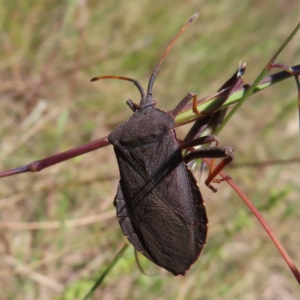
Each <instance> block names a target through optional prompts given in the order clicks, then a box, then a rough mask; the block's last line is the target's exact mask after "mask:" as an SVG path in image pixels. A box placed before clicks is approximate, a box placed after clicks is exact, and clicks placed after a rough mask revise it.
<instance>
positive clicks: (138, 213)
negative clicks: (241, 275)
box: [0, 14, 233, 275]
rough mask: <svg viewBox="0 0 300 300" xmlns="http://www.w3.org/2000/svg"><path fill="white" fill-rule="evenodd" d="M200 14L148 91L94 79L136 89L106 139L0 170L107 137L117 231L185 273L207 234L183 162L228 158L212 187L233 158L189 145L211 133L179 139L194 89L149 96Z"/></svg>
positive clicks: (221, 150) (51, 160)
mask: <svg viewBox="0 0 300 300" xmlns="http://www.w3.org/2000/svg"><path fill="white" fill-rule="evenodd" d="M197 16H198V14H195V15H193V16H192V17H191V18H190V19H189V21H188V22H187V23H186V25H185V26H184V27H183V28H182V29H181V30H180V32H179V33H178V34H177V35H176V37H175V38H174V39H173V40H172V42H171V43H170V45H169V46H168V48H167V49H166V50H165V52H164V54H163V56H162V57H161V59H160V61H159V63H158V64H157V66H156V68H155V71H154V72H153V74H152V76H151V77H150V80H149V84H148V89H147V93H145V92H144V90H143V88H142V86H141V85H140V83H139V82H138V81H136V80H134V79H131V78H127V77H121V76H101V77H96V78H93V79H92V81H95V80H99V79H110V78H116V79H121V80H127V81H131V82H133V83H134V84H135V85H136V87H137V88H138V89H139V91H140V93H141V101H140V103H139V104H135V103H133V102H132V101H131V100H128V101H127V104H128V105H129V107H130V108H131V109H132V110H133V112H134V114H133V115H132V116H131V117H130V118H129V119H128V120H127V121H125V122H124V123H122V124H121V125H119V126H118V127H117V128H116V129H115V130H114V131H113V132H112V133H111V134H110V135H109V136H108V138H103V139H101V140H98V141H94V142H91V143H89V144H87V145H84V146H81V147H78V148H75V149H71V150H69V151H66V152H64V153H60V154H57V155H54V156H52V157H48V158H45V159H43V160H40V161H37V162H33V163H31V164H29V165H27V166H24V167H20V168H16V169H13V170H9V171H5V172H2V173H0V177H5V176H10V175H14V174H17V173H23V172H28V171H40V170H41V169H43V168H46V167H48V166H50V165H53V164H56V163H58V162H61V161H64V160H66V159H70V158H72V157H75V156H77V155H80V154H83V153H86V152H90V151H93V150H95V149H98V148H101V147H103V146H105V145H107V144H109V143H110V144H112V145H113V147H114V151H115V154H116V158H117V161H118V165H119V170H120V177H121V179H120V183H119V186H118V191H117V195H116V197H115V201H114V204H115V206H116V210H117V217H118V219H119V223H120V226H121V228H122V231H123V233H124V235H125V236H126V237H127V238H128V240H129V241H130V242H131V243H132V245H133V246H134V247H135V249H136V250H138V251H140V252H141V253H142V254H143V255H145V256H146V257H147V258H148V259H149V260H151V261H152V262H154V263H155V264H157V265H159V266H161V267H163V268H165V269H166V270H168V271H169V272H171V273H173V274H174V275H179V274H181V275H184V274H185V273H186V271H187V270H188V269H189V268H190V266H191V265H192V264H193V263H194V262H195V261H196V259H197V258H198V256H199V254H200V252H201V250H202V248H203V245H204V244H205V242H206V236H207V223H208V219H207V215H206V210H205V206H204V203H203V199H202V196H201V193H200V190H199V188H198V186H197V183H196V180H195V178H194V176H193V174H192V173H191V171H190V170H189V169H188V167H187V165H186V163H188V162H190V161H191V160H194V159H196V158H203V157H211V158H220V157H225V158H224V159H223V160H222V161H221V162H220V163H219V165H218V166H217V167H216V168H215V169H214V170H212V172H211V174H210V175H209V177H208V179H207V180H206V184H207V185H208V186H209V187H210V188H211V189H212V190H213V191H216V190H215V189H214V187H212V186H211V184H210V183H211V182H212V181H213V180H214V178H215V176H216V175H217V174H218V173H219V171H220V170H221V169H222V168H223V167H224V166H225V165H227V164H228V163H229V162H230V161H231V160H232V158H233V149H232V148H229V147H207V148H202V149H198V150H195V149H194V148H193V147H196V146H199V145H202V144H206V143H211V142H216V143H217V145H218V144H219V142H218V139H217V138H216V137H214V136H205V137H201V138H194V137H193V138H192V139H191V140H189V141H184V142H181V141H179V140H178V139H177V137H176V133H175V130H174V125H175V121H174V119H175V117H176V116H177V115H178V114H179V113H180V111H181V110H182V109H183V108H184V106H185V105H186V104H187V103H188V102H189V101H190V100H193V104H194V108H195V107H196V104H197V98H196V94H195V93H189V94H188V95H187V96H186V97H185V98H184V99H183V100H182V101H180V103H179V104H178V105H177V106H176V107H175V109H174V110H173V111H172V112H170V113H168V112H164V111H162V110H160V109H158V108H156V107H155V105H156V102H155V100H154V99H153V97H152V87H153V83H154V80H155V77H156V74H157V71H158V69H159V67H160V65H161V63H162V61H163V59H164V57H165V56H166V54H167V53H168V52H169V50H170V49H171V47H172V45H173V44H174V42H175V41H176V40H177V38H178V37H179V36H180V35H181V33H182V32H183V31H184V30H185V29H186V28H187V27H188V26H189V24H190V23H192V22H193V21H194V20H195V19H196V17H197ZM185 149H188V150H189V151H190V152H189V153H188V154H187V155H186V156H185V157H183V156H182V150H185Z"/></svg>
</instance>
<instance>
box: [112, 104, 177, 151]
mask: <svg viewBox="0 0 300 300" xmlns="http://www.w3.org/2000/svg"><path fill="white" fill-rule="evenodd" d="M172 128H174V118H173V116H171V115H170V114H169V113H167V112H165V111H162V110H160V109H158V108H156V107H155V106H154V105H150V106H146V107H143V108H142V109H138V110H137V111H136V112H135V113H134V114H133V115H132V116H131V117H130V118H129V119H128V120H126V121H125V122H123V123H122V124H120V125H119V126H118V127H117V128H116V129H115V130H114V131H113V132H111V134H110V135H109V136H108V140H109V142H110V143H111V144H112V145H114V146H116V147H136V146H141V145H145V144H149V143H153V142H155V141H157V140H159V139H162V138H163V136H165V135H166V134H167V133H168V132H169V131H170V130H171V129H172Z"/></svg>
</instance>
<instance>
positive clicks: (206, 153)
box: [180, 135, 234, 192]
mask: <svg viewBox="0 0 300 300" xmlns="http://www.w3.org/2000/svg"><path fill="white" fill-rule="evenodd" d="M212 142H215V143H216V146H215V147H213V146H210V147H207V148H201V149H197V150H193V149H192V148H193V147H195V146H199V145H203V144H208V143H212ZM219 145H220V140H219V139H218V138H217V137H216V136H214V135H208V136H203V137H200V138H197V139H194V140H191V141H189V142H183V143H182V144H181V145H180V148H181V149H182V150H184V149H188V150H190V151H191V152H189V153H188V154H187V155H185V157H184V162H185V163H188V162H190V161H192V160H194V159H198V158H213V161H212V164H211V166H210V170H209V176H208V177H207V179H206V180H205V184H206V185H207V186H208V187H209V188H210V189H211V190H212V191H213V192H216V191H217V189H216V188H214V187H213V186H212V185H211V182H216V183H220V182H221V181H224V180H226V179H230V178H231V177H230V176H228V177H226V178H222V179H217V178H216V176H217V175H218V174H219V172H220V171H221V170H222V169H223V168H224V167H225V166H226V165H228V164H229V163H230V162H231V161H232V160H233V157H234V150H233V148H232V147H225V146H219ZM215 158H223V159H222V160H221V162H219V164H217V165H216V166H214V165H215V163H214V159H215Z"/></svg>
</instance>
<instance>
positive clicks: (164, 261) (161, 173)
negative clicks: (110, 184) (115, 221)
mask: <svg viewBox="0 0 300 300" xmlns="http://www.w3.org/2000/svg"><path fill="white" fill-rule="evenodd" d="M115 151H116V155H117V158H118V163H119V168H120V174H121V180H120V188H119V190H118V194H117V196H116V206H117V211H118V215H121V214H122V213H124V214H126V216H124V217H125V218H123V219H122V221H121V222H120V225H121V227H122V230H123V232H124V231H125V232H126V231H127V229H128V228H130V230H133V232H134V234H132V235H131V237H130V239H129V240H130V241H131V243H132V244H133V245H134V246H135V247H136V248H137V250H139V248H141V247H140V245H142V248H143V249H144V251H145V252H146V254H145V256H146V257H148V258H149V257H150V259H151V260H152V261H153V262H155V263H156V264H158V265H160V266H162V267H164V268H165V269H167V270H169V271H170V272H172V273H173V274H174V275H178V274H184V273H185V272H186V270H188V269H189V267H190V265H191V264H192V263H193V262H194V261H195V260H196V259H197V257H198V255H199V254H200V251H201V249H202V247H203V244H204V243H205V239H206V231H207V229H206V223H207V217H206V212H205V207H204V204H203V200H202V197H201V194H200V191H199V188H198V187H197V184H196V181H195V179H194V177H193V175H192V174H191V173H190V171H189V170H188V169H187V167H186V165H185V164H184V163H183V160H182V155H181V152H180V149H179V147H178V142H177V140H176V136H175V133H173V132H171V133H170V134H169V135H168V136H167V137H165V139H164V143H160V142H157V143H152V144H150V145H149V144H148V145H145V147H143V146H140V147H136V148H130V149H124V148H123V149H116V148H115ZM125 210H126V212H125ZM129 221H130V225H128V224H129ZM199 230H200V231H201V232H199ZM135 235H136V237H137V238H138V241H135V240H134V239H135ZM142 252H143V251H142Z"/></svg>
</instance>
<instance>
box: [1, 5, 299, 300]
mask: <svg viewBox="0 0 300 300" xmlns="http://www.w3.org/2000/svg"><path fill="white" fill-rule="evenodd" d="M0 4H1V5H0V18H1V30H0V34H1V40H0V43H1V52H0V77H1V85H0V105H1V110H0V119H1V127H0V134H1V151H0V155H1V165H0V166H1V170H5V169H9V168H14V167H16V166H20V165H24V164H27V163H29V162H31V161H34V160H38V159H42V158H44V157H47V156H49V155H52V154H54V153H58V152H61V151H64V150H67V149H70V148H73V147H76V146H79V145H82V144H84V143H87V142H89V141H92V140H95V139H97V138H101V137H104V136H106V135H108V134H109V133H110V132H111V131H112V130H113V129H114V128H115V127H116V126H117V125H118V124H119V123H120V122H122V121H123V120H125V119H126V118H128V117H129V116H130V115H131V111H130V109H129V108H128V107H127V105H125V101H126V100H127V99H129V98H131V99H132V100H133V101H134V102H139V93H138V91H137V89H136V88H135V87H134V85H133V84H131V83H129V82H123V81H117V80H107V81H99V82H95V83H91V82H89V79H90V78H92V77H94V76H100V75H123V76H127V77H132V78H135V79H138V80H139V81H140V82H141V84H142V85H143V86H144V87H146V85H147V83H148V79H149V76H150V74H151V72H152V71H153V69H154V67H155V65H156V63H157V62H158V60H159V58H160V56H161V55H162V53H163V51H164V50H165V48H166V46H167V45H168V43H169V42H170V41H171V39H172V38H173V37H174V35H175V34H176V33H177V31H178V30H179V29H180V28H181V27H182V26H183V25H184V24H185V22H186V21H187V20H188V18H189V17H190V16H191V15H193V14H194V13H195V12H199V13H200V16H199V18H198V19H197V20H196V21H195V22H194V23H193V24H192V25H191V26H190V27H189V29H188V30H187V31H186V32H185V33H184V35H183V36H181V37H180V39H179V40H178V42H177V43H176V45H175V46H174V48H173V49H172V50H171V52H170V53H169V55H168V57H167V58H166V60H165V61H164V63H163V65H162V66H161V69H160V71H159V74H158V77H157V80H156V82H155V85H154V91H153V92H154V96H155V99H156V100H157V104H158V107H159V108H162V109H165V110H169V109H172V108H174V106H175V105H176V104H177V103H178V102H179V101H180V100H181V99H182V98H183V97H184V96H185V95H186V94H187V93H188V92H196V93H197V94H198V97H199V98H202V97H205V96H209V95H211V94H212V93H214V92H215V91H216V90H217V89H218V88H219V86H221V85H222V84H223V83H224V82H225V81H226V80H227V79H228V78H229V77H230V76H231V75H232V74H233V72H234V71H235V70H236V68H237V66H238V64H239V62H240V61H242V62H247V65H248V69H247V71H246V74H245V76H244V80H245V82H251V81H253V80H254V79H255V77H256V76H257V75H258V73H259V72H260V71H261V69H262V68H263V67H264V66H265V64H266V63H267V61H268V60H269V59H270V58H271V56H272V55H273V54H274V52H275V51H276V50H277V48H278V47H279V46H280V45H281V44H282V42H283V41H284V40H285V38H286V37H287V36H288V35H289V33H290V32H291V31H292V30H293V29H294V27H295V26H296V24H297V23H298V22H299V20H300V18H299V12H300V3H299V1H297V0H294V1H292V0H283V1H280V0H277V1H271V0H265V1H237V0H233V1H209V2H208V1H203V0H197V1H195V0H189V1H178V0H173V1H149V0H142V1H114V0H112V1H84V0H78V1H53V0H52V1H46V0H45V1H36V0H32V1H23V2H20V1H18V2H17V1H7V0H6V1H5V0H2V1H0ZM299 38H300V35H299V33H298V34H297V35H296V36H295V38H294V39H293V40H292V41H291V43H290V44H289V45H288V47H287V48H286V49H285V50H284V52H283V53H282V55H281V56H280V57H279V60H278V62H281V63H285V64H287V65H290V66H291V65H296V64H299V63H300V46H299ZM188 128H189V126H184V127H180V128H178V135H179V137H183V136H184V134H185V133H186V132H187V130H188ZM219 137H220V139H221V140H222V142H223V144H224V145H228V146H233V147H234V148H235V154H236V156H235V161H234V163H233V164H232V165H231V166H229V167H228V168H226V171H227V173H229V174H230V175H231V176H232V177H233V178H234V180H235V181H236V183H237V184H238V185H239V187H240V188H241V189H242V190H243V191H244V192H245V193H246V194H247V195H248V196H249V197H250V199H251V200H252V201H253V203H254V204H255V205H256V206H257V207H258V208H259V209H260V211H261V213H262V214H263V216H264V217H265V218H266V219H267V221H268V223H269V224H270V226H271V227H272V229H273V230H274V232H275V233H276V235H277V236H278V237H279V239H280V240H281V242H282V243H283V244H284V246H285V247H286V249H287V250H288V252H289V253H290V255H291V256H292V258H293V259H294V260H295V263H296V264H297V263H298V266H299V265H300V255H299V243H300V234H299V232H298V229H297V228H299V226H300V221H299V209H300V202H299V192H300V184H299V164H297V163H289V164H271V165H268V166H264V165H262V166H256V167H254V168H253V167H251V168H250V167H248V168H247V167H239V164H241V163H245V162H264V161H268V160H289V159H292V158H299V150H298V149H299V146H300V140H299V129H298V113H297V89H296V86H295V82H294V80H293V79H289V80H286V81H284V82H283V83H280V84H277V85H275V86H273V87H271V88H269V89H267V90H265V91H263V92H261V93H258V94H256V95H255V96H253V97H251V98H249V99H248V100H247V102H246V103H245V104H244V105H243V106H242V108H241V109H240V110H239V111H238V113H237V114H236V115H235V116H234V118H233V119H232V120H231V121H230V123H229V124H228V126H226V128H225V130H223V131H222V133H221V134H220V136H219ZM234 167H235V168H234ZM195 176H196V177H197V178H199V172H195ZM204 178H205V176H204V175H202V180H201V182H200V183H199V184H200V187H201V190H202V192H203V196H204V199H205V202H206V207H207V211H208V216H209V236H208V241H207V245H206V247H205V249H204V251H203V253H202V255H201V257H200V258H199V259H198V261H197V262H196V263H195V264H194V265H193V266H192V268H191V270H190V271H189V272H188V273H187V275H186V276H185V277H182V276H179V277H174V276H173V275H171V274H168V273H167V272H166V271H164V270H163V269H161V268H158V267H156V266H154V265H153V264H151V263H150V262H148V261H147V260H146V259H144V258H143V257H140V261H141V264H142V265H143V267H144V269H145V270H146V272H147V273H149V274H155V276H145V275H143V274H141V272H140V271H139V269H138V267H137V265H136V262H135V258H134V251H133V247H132V246H130V247H129V248H128V249H127V251H126V253H125V255H124V256H123V258H122V259H121V260H120V261H119V262H118V263H117V265H116V266H115V267H114V269H113V271H112V272H111V273H110V274H109V276H108V277H107V278H106V279H105V282H104V285H103V286H101V287H100V288H99V289H97V291H96V293H95V295H94V298H93V299H102V300H104V299H105V300H108V299H298V297H297V295H299V287H298V284H297V283H296V281H295V279H294V277H293V276H292V274H291V272H290V270H289V269H288V267H287V266H286V264H285V262H284V261H283V259H282V258H281V257H280V255H279V253H278V252H277V250H276V249H275V247H274V245H273V244H272V243H271V241H270V240H269V238H268V236H267V235H266V233H265V232H264V231H263V230H262V228H261V227H260V225H259V224H258V222H257V220H256V219H255V218H254V216H253V215H252V214H251V213H250V212H249V211H248V209H247V207H246V206H245V205H244V204H243V202H242V201H241V200H240V199H239V198H238V197H237V195H236V194H235V193H234V192H233V191H232V189H231V188H229V187H228V186H227V184H225V183H223V184H221V185H220V186H219V190H218V193H217V194H213V193H212V192H211V191H210V190H209V189H208V188H207V187H206V186H205V185H204V184H203V180H204ZM118 180H119V175H118V169H117V164H116V159H115V157H114V153H113V149H112V148H111V147H106V148H103V149H100V150H98V151H95V152H92V153H89V154H86V155H84V156H81V157H78V158H75V159H72V160H70V161H68V162H65V163H61V164H59V165H56V166H53V167H51V168H49V169H45V170H44V171H42V172H41V173H36V174H22V175H18V176H15V177H10V178H5V179H2V180H1V181H0V216H1V222H0V260H1V270H0V299H82V297H83V295H85V293H86V292H87V291H88V289H89V288H90V287H91V286H92V285H93V283H94V282H95V280H96V279H97V278H98V276H99V274H101V272H103V270H104V269H105V268H106V267H107V266H108V265H109V264H110V261H111V260H112V259H113V257H114V255H115V254H116V253H117V252H118V250H119V249H120V248H121V247H122V245H123V244H124V243H125V242H126V238H125V237H124V236H123V235H122V233H121V230H120V228H119V224H118V221H117V219H116V217H115V210H114V207H113V199H114V196H115V193H116V188H117V185H118ZM63 221H64V222H63Z"/></svg>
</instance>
